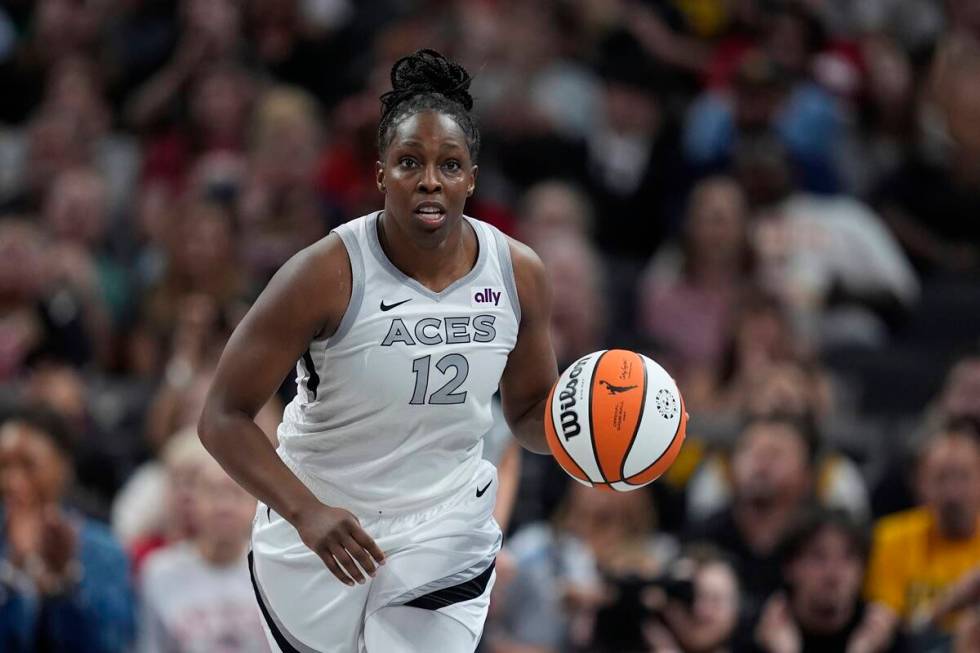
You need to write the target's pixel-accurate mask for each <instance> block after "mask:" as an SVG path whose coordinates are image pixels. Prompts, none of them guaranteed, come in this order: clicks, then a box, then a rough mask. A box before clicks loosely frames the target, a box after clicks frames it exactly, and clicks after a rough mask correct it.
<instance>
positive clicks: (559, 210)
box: [518, 180, 595, 247]
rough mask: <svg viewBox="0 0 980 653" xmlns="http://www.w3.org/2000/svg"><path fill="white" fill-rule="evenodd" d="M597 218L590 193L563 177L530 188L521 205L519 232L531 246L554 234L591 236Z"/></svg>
mask: <svg viewBox="0 0 980 653" xmlns="http://www.w3.org/2000/svg"><path fill="white" fill-rule="evenodd" d="M594 222H595V216H594V212H593V208H592V204H591V202H590V201H589V198H588V196H587V195H586V194H585V193H583V192H582V191H581V190H580V189H578V188H576V187H575V186H572V185H571V184H568V183H566V182H563V181H558V180H552V181H542V182H540V183H538V184H535V185H534V186H532V187H530V188H528V189H527V191H526V192H525V193H524V196H523V197H522V198H521V201H520V204H519V206H518V232H519V233H518V235H519V237H520V238H521V240H523V241H524V242H526V243H528V244H531V246H532V247H535V246H539V245H541V244H543V243H546V242H547V241H548V240H549V239H550V238H554V237H562V236H582V237H588V236H589V235H590V234H591V233H592V229H593V228H594Z"/></svg>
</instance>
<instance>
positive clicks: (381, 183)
mask: <svg viewBox="0 0 980 653" xmlns="http://www.w3.org/2000/svg"><path fill="white" fill-rule="evenodd" d="M374 181H375V183H376V184H377V185H378V190H379V191H380V192H382V193H383V192H385V165H384V164H383V163H381V162H380V161H375V162H374Z"/></svg>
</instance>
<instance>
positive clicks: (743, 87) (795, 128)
mask: <svg viewBox="0 0 980 653" xmlns="http://www.w3.org/2000/svg"><path fill="white" fill-rule="evenodd" d="M738 61H739V63H738V65H737V67H736V70H735V78H734V81H733V84H732V89H731V92H730V93H728V92H724V91H718V90H716V91H710V92H707V93H705V94H704V95H702V96H701V97H700V98H699V99H698V100H696V101H695V102H694V103H693V104H692V105H691V107H690V109H689V114H688V118H687V124H686V125H685V133H684V155H685V157H686V158H687V160H688V162H689V163H690V164H691V165H692V166H694V167H695V168H696V169H698V170H701V171H704V172H714V171H718V170H724V169H726V168H727V167H729V166H730V165H731V164H732V162H733V161H734V159H735V157H736V156H737V148H738V147H739V146H740V143H742V142H743V141H745V140H746V139H750V138H760V137H767V138H772V139H774V140H775V141H776V142H778V143H780V145H781V146H782V147H784V148H785V149H786V151H787V153H788V156H789V159H790V160H791V161H792V164H793V165H792V169H793V170H794V171H795V172H797V173H798V177H797V178H796V179H795V182H796V183H798V185H799V186H800V187H802V188H805V189H807V190H808V191H813V192H817V193H831V192H836V191H838V190H839V188H840V179H839V172H838V170H837V169H836V164H835V161H834V152H835V149H834V148H835V145H836V144H838V143H840V142H841V139H842V138H843V136H844V131H843V126H844V122H843V116H842V114H841V111H840V109H839V107H838V106H837V105H836V103H835V101H834V99H833V98H832V97H831V96H830V95H829V94H828V93H827V92H826V91H824V90H823V89H821V88H820V87H818V86H817V85H816V84H814V83H812V82H809V81H806V80H796V79H794V78H793V77H792V75H791V74H790V73H791V71H789V70H786V69H784V68H782V67H780V66H779V64H777V63H776V62H775V61H774V60H773V59H772V57H771V55H770V54H767V53H765V52H763V51H759V50H750V51H749V52H747V53H745V54H744V55H742V57H741V58H740V59H738Z"/></svg>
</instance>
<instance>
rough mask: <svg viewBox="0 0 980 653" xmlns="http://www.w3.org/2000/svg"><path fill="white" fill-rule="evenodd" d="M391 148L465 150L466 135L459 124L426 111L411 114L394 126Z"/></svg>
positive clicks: (443, 114)
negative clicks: (451, 148)
mask: <svg viewBox="0 0 980 653" xmlns="http://www.w3.org/2000/svg"><path fill="white" fill-rule="evenodd" d="M391 144H392V146H399V145H400V146H413V145H414V146H417V147H423V148H428V147H435V148H444V147H456V148H461V149H467V147H466V134H464V133H463V130H462V128H460V126H459V123H457V122H456V120H455V119H454V118H453V117H452V116H449V115H447V114H445V113H442V112H440V111H433V110H426V111H420V112H419V113H415V114H412V115H410V116H408V117H407V118H405V119H403V120H402V121H400V122H399V123H398V124H397V125H395V134H394V137H393V138H392V141H391Z"/></svg>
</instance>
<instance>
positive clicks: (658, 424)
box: [544, 349, 687, 492]
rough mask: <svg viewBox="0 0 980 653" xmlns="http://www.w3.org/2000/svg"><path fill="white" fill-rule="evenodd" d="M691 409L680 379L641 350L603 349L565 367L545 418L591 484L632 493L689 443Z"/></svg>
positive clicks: (557, 445) (572, 467) (552, 437)
mask: <svg viewBox="0 0 980 653" xmlns="http://www.w3.org/2000/svg"><path fill="white" fill-rule="evenodd" d="M686 429H687V412H686V411H685V410H684V398H683V397H681V393H680V392H679V391H678V390H677V384H676V383H675V382H674V379H672V378H671V377H670V375H669V374H667V371H666V370H664V368H662V367H661V366H660V365H658V364H657V363H655V362H654V361H652V360H651V359H649V358H647V357H646V356H644V355H642V354H637V353H635V352H632V351H626V350H624V349H610V350H605V351H597V352H593V353H591V354H588V355H587V356H583V357H582V358H580V359H578V360H577V361H575V363H573V364H572V365H571V366H570V367H569V368H568V369H567V370H565V371H564V372H563V373H562V375H561V376H560V377H558V381H557V383H555V386H554V387H553V388H552V389H551V394H550V396H549V397H548V404H547V407H546V409H545V415H544V431H545V435H546V436H547V439H548V447H549V448H550V449H551V453H552V455H553V456H554V457H555V460H557V461H558V464H560V465H561V466H562V469H564V470H565V471H566V472H568V474H569V475H570V476H571V477H572V478H574V479H575V480H577V481H579V482H580V483H583V484H585V485H590V486H594V487H601V488H607V489H613V490H617V491H620V492H629V491H630V490H635V489H637V488H640V487H643V486H644V485H647V484H648V483H652V482H653V481H654V480H656V479H657V478H658V477H659V476H660V475H661V474H663V473H664V472H665V471H667V469H668V468H669V467H670V466H671V464H672V463H673V462H674V460H675V459H676V458H677V454H678V453H679V452H680V450H681V445H682V444H683V443H684V435H685V431H686Z"/></svg>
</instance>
